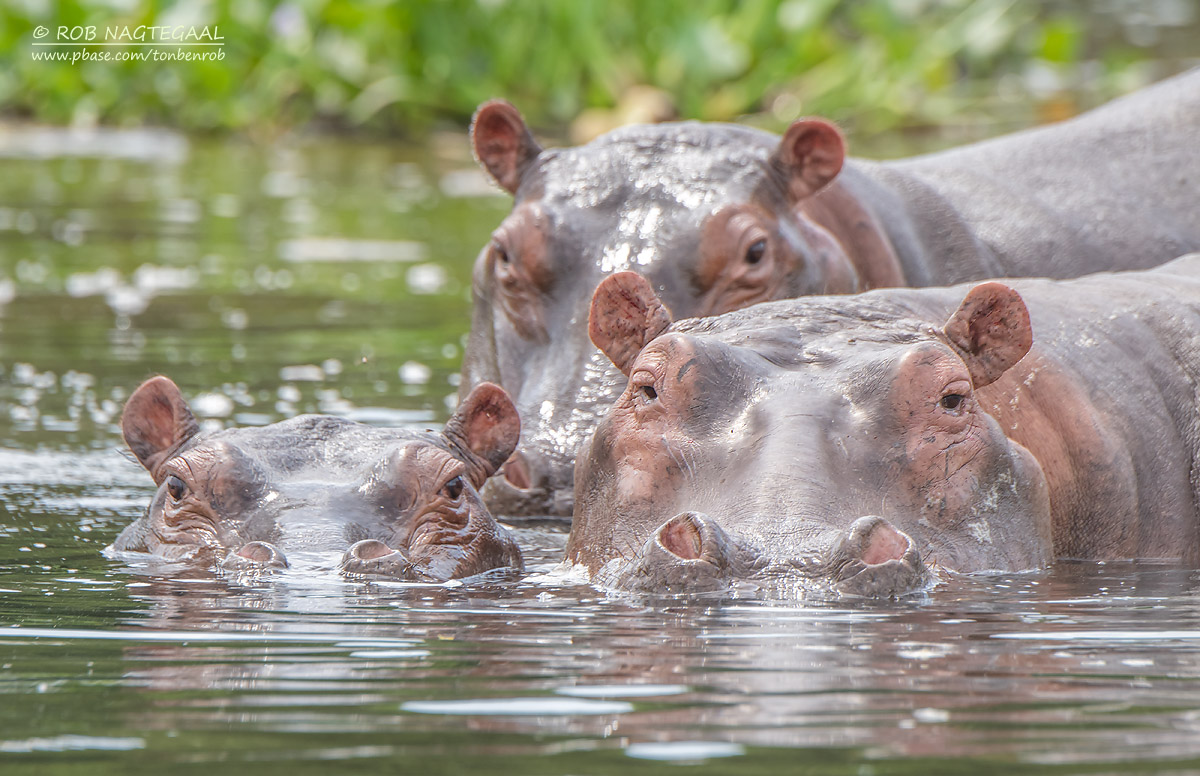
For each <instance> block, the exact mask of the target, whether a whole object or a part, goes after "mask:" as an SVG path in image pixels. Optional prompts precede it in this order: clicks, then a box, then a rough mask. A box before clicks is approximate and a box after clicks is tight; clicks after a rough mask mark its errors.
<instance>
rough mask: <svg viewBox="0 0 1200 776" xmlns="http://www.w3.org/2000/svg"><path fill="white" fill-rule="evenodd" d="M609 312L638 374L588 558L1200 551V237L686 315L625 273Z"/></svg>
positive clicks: (583, 511)
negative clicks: (1082, 266)
mask: <svg viewBox="0 0 1200 776" xmlns="http://www.w3.org/2000/svg"><path fill="white" fill-rule="evenodd" d="M589 325H590V330H591V333H592V337H593V339H594V341H595V344H596V345H597V346H598V347H599V348H600V349H601V350H602V351H603V352H604V353H606V354H607V355H608V356H609V357H610V358H611V359H612V361H613V364H614V365H615V367H616V368H617V369H619V370H620V371H621V372H622V373H623V374H625V375H626V376H627V382H626V385H625V389H624V391H623V393H622V394H621V395H620V397H618V399H617V400H616V402H615V404H614V405H613V407H612V408H611V410H610V411H609V413H608V414H607V415H606V416H605V417H604V418H603V420H601V421H600V423H599V424H598V426H597V428H596V431H595V434H594V437H593V439H592V441H591V443H590V445H589V446H588V447H586V448H585V449H584V450H583V451H581V454H580V457H579V463H578V465H577V467H576V471H575V480H576V506H575V515H574V521H573V523H572V526H571V534H570V537H569V539H568V542H567V547H566V554H567V559H568V560H570V561H571V562H573V563H577V564H582V565H584V566H586V567H587V569H589V570H590V571H591V572H592V573H593V574H594V575H595V577H594V578H595V579H596V580H597V581H598V582H599V583H600V584H605V585H613V586H616V587H628V588H633V589H654V590H670V591H689V590H702V589H707V588H713V587H716V588H720V587H721V586H723V585H728V584H731V583H733V582H744V581H756V580H757V581H759V582H761V583H763V584H766V583H767V582H768V581H770V580H778V579H790V580H801V581H803V582H805V583H806V584H811V585H813V586H814V587H818V588H821V589H832V590H834V591H837V592H841V593H850V594H857V595H869V596H891V595H903V594H905V593H908V592H912V591H914V590H920V589H922V588H923V586H925V585H926V584H927V583H928V581H929V580H930V579H931V576H930V574H931V571H932V572H937V573H940V572H941V571H954V572H985V571H1021V570H1029V569H1038V568H1041V567H1043V566H1045V565H1047V564H1048V563H1050V562H1051V561H1053V560H1054V559H1058V558H1079V559H1091V560H1106V559H1141V558H1163V559H1176V560H1182V561H1184V562H1186V563H1189V564H1193V565H1195V564H1197V563H1198V562H1200V475H1198V474H1197V472H1200V254H1192V255H1190V256H1186V257H1183V258H1180V259H1178V260H1176V261H1174V262H1171V263H1169V264H1166V265H1163V266H1162V267H1160V268H1158V269H1154V270H1145V271H1140V272H1124V273H1100V274H1096V275H1092V276H1088V277H1085V278H1082V279H1076V280H1057V281H1056V280H1049V279H1023V280H1012V281H1006V282H1000V281H988V282H984V283H981V284H976V285H971V284H965V285H957V286H951V287H947V288H929V289H880V290H876V291H870V292H867V293H864V294H861V295H855V296H844V297H837V296H819V297H818V296H814V297H807V298H802V299H795V300H785V301H777V302H768V303H764V304H761V305H756V306H754V307H750V308H746V309H743V310H738V311H734V312H729V313H726V314H724V315H720V316H716V317H711V318H691V319H683V320H677V321H674V322H672V316H671V314H670V312H669V311H668V310H667V309H666V308H665V307H664V305H663V303H662V301H661V300H660V299H659V297H658V296H657V295H656V294H655V293H654V290H653V289H652V288H651V286H650V283H649V281H648V280H646V278H644V277H643V276H640V275H638V274H636V273H618V274H616V275H613V276H611V277H609V278H607V279H606V280H605V281H604V282H603V283H601V284H600V287H599V288H598V289H597V290H596V295H595V300H594V302H593V305H592V308H591V314H590V324H589ZM935 576H936V574H935Z"/></svg>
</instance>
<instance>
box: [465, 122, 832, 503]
mask: <svg viewBox="0 0 1200 776" xmlns="http://www.w3.org/2000/svg"><path fill="white" fill-rule="evenodd" d="M472 139H473V142H474V147H475V151H476V154H477V156H478V158H479V160H480V161H481V163H482V164H483V165H484V166H485V168H486V169H487V170H488V171H489V172H490V173H491V174H492V175H493V177H494V178H495V179H496V180H497V181H498V182H499V183H500V184H501V185H502V186H503V187H504V188H506V189H507V190H508V191H510V192H511V193H513V195H514V197H515V201H514V206H513V211H512V213H511V215H509V216H508V218H506V219H505V220H504V222H503V223H502V224H500V226H499V227H498V228H497V229H496V230H495V232H494V233H493V235H492V240H491V242H490V244H489V245H488V246H486V247H485V248H484V250H483V251H482V253H481V254H480V256H479V259H478V261H477V263H476V266H475V275H474V294H475V315H474V320H473V322H472V329H471V335H470V341H469V344H468V348H467V351H468V352H467V355H466V358H465V363H464V377H465V380H464V382H463V385H464V388H463V390H464V391H465V390H468V389H469V388H470V387H471V386H473V385H475V384H477V383H478V382H480V381H484V380H491V381H494V382H498V383H499V384H501V385H503V386H504V387H505V388H506V389H507V390H508V391H509V392H510V393H511V394H512V395H513V397H514V399H515V402H516V405H517V408H518V410H519V412H520V415H521V419H522V426H523V429H524V430H523V433H522V441H521V444H520V446H519V448H518V451H517V453H516V455H515V456H514V457H513V458H512V460H510V461H509V462H508V464H507V465H506V466H505V468H504V470H503V473H504V476H503V477H497V478H495V479H494V480H492V481H491V482H490V483H489V484H488V488H487V489H486V490H485V496H486V497H487V499H488V502H489V504H491V506H492V507H493V508H494V509H497V510H499V511H501V512H504V513H507V514H533V513H541V514H558V515H566V514H570V512H571V499H572V468H573V463H574V459H575V455H576V452H577V450H578V447H579V445H580V444H581V443H582V442H583V441H584V440H585V439H586V438H587V436H588V435H589V434H590V433H591V431H592V429H593V427H594V424H595V421H596V420H597V418H598V417H599V415H601V414H602V413H603V412H604V411H605V410H606V409H607V408H608V407H609V406H610V404H611V403H612V400H613V399H614V398H615V397H616V395H617V394H618V393H619V392H620V385H621V377H620V375H619V373H617V372H616V371H614V370H612V368H611V365H610V364H609V363H608V360H607V359H605V358H604V357H603V356H602V355H601V354H599V353H598V352H597V351H596V349H595V348H594V347H593V345H592V343H591V342H589V340H588V335H587V315H588V306H589V304H590V302H591V298H592V294H593V292H594V291H595V289H596V286H597V285H598V284H599V283H600V282H601V281H602V280H603V279H604V278H605V277H607V276H609V275H611V274H613V273H615V272H618V271H634V272H637V273H639V274H641V275H643V276H645V277H646V278H648V279H649V280H650V282H651V284H652V285H653V287H654V288H656V289H657V290H658V292H659V293H660V294H661V295H662V298H663V300H664V301H665V302H666V303H667V304H668V305H669V306H670V308H671V309H672V310H673V311H675V313H677V314H679V315H681V316H706V315H715V314H718V313H722V312H726V311H729V310H734V309H739V308H741V307H745V306H747V305H750V304H754V303H756V302H762V301H766V300H770V299H780V298H790V297H794V296H798V295H801V294H812V293H844V292H850V291H854V290H856V280H855V275H854V272H853V269H852V268H851V266H850V264H849V262H848V260H847V258H846V256H845V254H844V253H843V252H842V251H841V248H840V246H839V244H838V243H837V242H836V241H835V240H834V239H833V238H832V237H831V236H830V235H829V234H828V233H827V232H826V231H824V230H823V229H821V228H820V227H819V226H816V225H815V224H814V223H813V222H811V221H810V220H808V219H806V218H804V217H803V216H801V215H800V214H799V213H798V210H797V206H798V203H799V202H800V201H801V200H803V199H805V198H807V197H809V196H811V195H812V194H813V193H814V192H816V191H817V190H819V189H821V188H822V187H823V186H824V185H825V184H826V183H828V182H829V181H830V180H831V179H833V177H834V176H836V175H837V173H838V171H839V170H840V169H841V165H842V160H843V158H844V153H845V150H844V146H843V143H842V140H841V136H840V135H839V133H838V131H837V129H836V128H834V127H833V126H832V125H831V124H828V123H827V122H824V121H820V120H809V121H802V122H797V123H796V124H795V125H794V126H793V127H792V129H791V130H790V131H789V132H788V134H787V135H786V136H785V137H784V138H783V140H782V141H780V139H779V138H777V137H774V136H772V135H769V134H767V133H764V132H759V131H756V130H751V129H746V128H743V127H735V126H730V125H716V124H696V123H688V124H665V125H658V126H638V127H630V128H627V129H624V130H618V131H616V132H613V133H610V134H608V135H606V136H604V137H602V138H600V139H598V140H596V141H594V142H593V143H590V144H588V145H585V146H580V147H577V148H567V149H557V150H549V151H543V150H542V149H541V148H540V147H539V146H538V145H537V144H536V142H535V141H534V140H533V138H532V136H531V135H530V134H529V130H528V129H527V128H526V127H525V124H524V123H523V121H522V120H521V117H520V114H518V113H517V112H516V110H515V109H514V108H513V107H512V106H510V105H508V104H506V103H499V102H494V103H488V104H487V105H484V106H483V107H482V108H481V109H480V110H479V112H478V113H477V114H476V119H475V122H474V125H473V129H472Z"/></svg>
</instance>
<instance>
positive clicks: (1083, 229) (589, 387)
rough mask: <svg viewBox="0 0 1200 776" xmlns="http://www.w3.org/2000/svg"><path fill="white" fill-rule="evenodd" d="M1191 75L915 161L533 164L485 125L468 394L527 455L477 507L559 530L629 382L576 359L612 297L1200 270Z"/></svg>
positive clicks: (826, 129)
mask: <svg viewBox="0 0 1200 776" xmlns="http://www.w3.org/2000/svg"><path fill="white" fill-rule="evenodd" d="M1197 132H1200V74H1198V73H1192V74H1187V75H1184V76H1181V77H1179V78H1175V79H1173V80H1170V81H1166V82H1164V83H1162V84H1159V85H1157V86H1154V87H1151V88H1149V89H1145V90H1143V91H1142V92H1139V93H1137V94H1134V95H1131V96H1129V97H1127V98H1124V99H1122V100H1118V101H1116V102H1113V103H1111V104H1110V105H1108V106H1105V107H1104V108H1101V109H1099V110H1096V111H1092V112H1091V113H1088V114H1085V115H1083V116H1081V117H1079V118H1077V119H1074V120H1071V121H1066V122H1062V123H1060V124H1056V125H1053V126H1049V127H1045V128H1039V129H1036V130H1031V131H1028V132H1022V133H1018V134H1015V135H1011V136H1009V137H1005V138H1000V139H998V140H993V141H989V142H985V143H979V144H976V145H972V146H967V147H964V148H961V149H956V150H952V151H948V152H945V153H941V154H934V155H931V156H925V157H918V158H914V159H909V160H903V161H897V162H886V163H872V162H866V161H862V160H846V159H845V148H844V144H843V143H842V139H841V136H840V135H839V134H838V132H837V130H836V129H835V128H834V127H833V126H832V125H830V124H828V123H827V122H824V121H822V120H820V119H805V120H801V121H798V122H796V123H795V124H793V125H792V127H791V128H789V130H788V131H787V132H786V133H785V134H784V136H783V137H782V138H780V137H777V136H774V135H770V134H767V133H764V132H760V131H757V130H752V129H748V128H744V127H736V126H730V125H722V124H698V123H682V124H663V125H657V126H635V127H628V128H625V129H621V130H617V131H615V132H612V133H609V134H607V135H605V136H603V137H601V138H599V139H597V140H596V141H594V142H592V143H590V144H588V145H585V146H580V147H576V148H564V149H550V150H543V149H542V148H541V147H540V146H539V145H538V144H537V143H536V142H535V141H534V139H533V137H532V135H531V134H530V133H529V130H528V129H527V128H526V126H525V124H524V122H523V121H522V119H521V116H520V114H519V113H517V111H516V110H515V109H514V108H513V107H512V106H510V105H508V104H506V103H502V102H492V103H487V104H485V105H483V106H481V108H480V110H479V111H478V113H477V114H476V119H475V122H474V124H473V127H472V142H473V145H474V149H475V153H476V156H477V157H478V159H479V160H480V163H481V164H482V165H483V166H484V168H485V169H486V170H487V171H488V172H489V173H490V174H491V175H492V177H493V178H494V179H495V180H496V181H497V182H498V183H499V184H500V185H501V186H502V187H503V188H505V189H506V190H507V191H508V192H510V193H512V194H513V197H514V201H513V211H512V213H511V215H509V216H508V218H506V219H505V220H504V222H503V223H502V224H500V226H499V227H498V228H497V229H496V231H495V232H494V233H493V237H492V241H491V243H490V244H489V245H488V246H486V247H485V248H484V250H483V251H482V252H481V253H480V255H479V258H478V261H477V262H476V266H475V273H474V281H473V287H474V301H475V309H474V318H473V320H472V325H471V334H470V339H469V342H468V345H467V352H466V354H465V358H464V364H463V381H462V388H461V390H462V392H463V395H464V396H465V394H466V392H467V391H469V390H470V389H471V387H473V386H474V385H476V384H478V383H479V382H482V381H491V382H495V383H497V384H500V385H502V386H504V387H505V388H506V389H507V390H508V391H509V392H510V394H512V396H513V397H514V401H515V403H516V405H517V408H518V410H519V412H520V414H521V419H522V427H523V432H522V439H521V442H520V445H519V447H518V451H517V453H516V454H515V455H514V456H513V458H512V459H511V460H510V461H509V463H508V464H507V465H506V466H505V467H504V470H503V474H504V476H502V477H496V478H493V479H492V480H491V481H490V482H489V483H488V485H487V487H486V488H485V490H484V495H485V498H486V499H487V501H488V503H489V505H490V506H491V507H492V508H493V509H494V510H496V511H497V512H499V513H503V514H508V515H521V514H553V515H564V516H565V515H568V514H570V513H571V505H572V492H573V491H572V476H573V475H572V471H573V465H574V460H575V458H576V455H577V452H578V449H579V446H580V444H581V443H582V442H583V441H584V440H585V439H586V438H587V437H588V435H589V434H590V433H591V431H592V429H593V428H594V426H595V423H596V421H597V419H598V418H599V417H600V416H601V415H602V414H603V413H604V412H605V411H606V410H607V408H608V407H609V406H611V404H612V402H613V400H614V399H615V398H616V396H617V395H618V394H619V393H620V390H621V386H622V385H623V382H622V380H621V376H620V374H619V373H618V372H617V371H615V370H613V369H612V368H611V366H610V365H609V363H608V361H607V359H605V358H604V357H603V356H601V355H600V354H598V353H597V352H596V350H595V349H594V348H593V347H592V344H591V343H590V342H589V340H588V336H587V331H586V321H587V314H588V305H589V303H590V300H591V297H592V293H593V291H594V290H595V289H596V287H597V286H598V285H599V283H600V282H601V281H602V280H603V279H604V278H605V277H607V276H609V275H611V274H613V273H615V272H619V271H634V272H637V273H639V274H641V275H643V276H645V277H646V278H647V279H648V280H649V281H650V284H651V286H652V287H653V288H654V289H655V291H656V292H657V294H658V295H659V297H660V298H661V299H662V301H663V302H664V303H665V304H666V306H667V307H668V308H670V310H671V311H672V312H673V313H674V314H675V316H676V317H678V318H685V317H698V316H709V315H717V314H720V313H724V312H728V311H731V310H735V309H739V308H743V307H746V306H748V305H751V304H754V303H758V302H763V301H769V300H777V299H785V298H795V297H798V296H802V295H810V294H843V293H855V292H860V291H864V290H867V289H871V288H879V287H890V286H935V285H949V284H953V283H959V282H963V281H967V280H974V279H984V278H990V277H1018V276H1049V277H1060V278H1065V277H1075V276H1079V275H1082V274H1086V273H1088V272H1094V271H1098V270H1109V269H1133V268H1143V267H1150V266H1155V265H1157V264H1160V263H1162V262H1165V261H1167V260H1169V259H1172V258H1174V257H1176V256H1179V255H1181V254H1183V253H1186V252H1187V251H1189V250H1196V249H1200V215H1198V211H1197V208H1196V207H1195V203H1196V200H1197V190H1196V186H1197V184H1196V181H1197V180H1200V155H1197V154H1195V153H1193V151H1192V148H1193V146H1194V139H1195V136H1196V133H1197Z"/></svg>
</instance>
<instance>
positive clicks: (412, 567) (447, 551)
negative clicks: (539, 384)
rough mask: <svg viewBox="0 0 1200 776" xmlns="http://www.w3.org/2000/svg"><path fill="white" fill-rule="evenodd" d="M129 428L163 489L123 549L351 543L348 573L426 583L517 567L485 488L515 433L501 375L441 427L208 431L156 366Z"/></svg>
mask: <svg viewBox="0 0 1200 776" xmlns="http://www.w3.org/2000/svg"><path fill="white" fill-rule="evenodd" d="M121 426H122V430H123V432H124V436H125V441H126V443H127V444H128V445H129V449H130V450H131V451H133V453H134V455H135V456H136V457H137V459H138V460H139V461H140V462H141V463H142V465H143V466H145V467H146V469H147V471H149V472H150V475H151V476H152V477H153V478H154V481H155V482H156V483H157V484H158V491H157V492H156V493H155V494H154V499H153V501H152V502H151V503H150V507H149V508H148V510H147V512H146V514H145V515H144V516H143V517H141V518H139V519H138V520H137V521H135V522H134V523H133V524H132V525H130V526H129V527H128V528H126V529H125V530H124V531H123V532H122V533H121V535H120V536H118V537H117V540H116V541H115V542H114V544H113V548H114V549H116V550H123V551H134V552H147V553H153V554H156V555H160V556H164V557H167V558H180V559H183V558H195V559H197V560H199V561H201V562H206V563H213V564H217V565H220V566H222V567H223V568H225V569H227V570H231V571H251V570H263V569H271V568H285V567H287V565H288V560H287V553H288V552H297V551H330V550H344V554H343V558H342V561H341V571H342V572H343V573H345V574H347V575H350V576H363V577H386V578H392V579H398V580H408V581H432V582H440V581H445V580H448V579H453V578H460V577H468V576H472V575H474V574H479V573H481V572H484V571H488V570H491V569H496V568H512V569H517V570H519V569H520V568H521V566H522V563H521V553H520V550H519V549H518V548H517V545H516V542H514V541H513V539H512V537H511V536H510V535H509V534H508V532H507V531H506V530H505V529H504V528H503V527H502V526H500V525H499V524H497V523H496V521H495V520H494V519H493V518H492V516H491V513H489V512H488V510H487V507H486V506H484V503H483V500H482V499H481V498H480V496H479V492H478V488H479V487H480V486H481V485H482V484H483V482H484V480H486V479H487V477H488V476H490V475H491V474H492V473H493V472H494V471H495V470H496V468H497V467H498V466H499V465H500V464H501V463H502V462H503V461H504V460H505V458H507V457H508V455H509V454H510V453H511V452H512V450H513V447H514V446H515V445H516V441H517V436H518V434H519V422H518V420H517V415H516V410H515V408H514V407H513V406H512V403H511V401H510V400H509V399H508V396H507V395H506V394H505V393H504V391H503V390H502V389H500V388H499V387H497V386H495V385H490V384H486V383H485V384H482V385H480V386H479V387H477V388H476V389H475V390H474V391H472V392H471V394H470V395H469V396H468V397H467V398H466V400H465V401H464V402H463V403H462V404H461V406H460V408H459V410H458V411H457V412H456V413H455V415H454V416H453V417H452V418H451V419H450V421H449V422H447V424H446V427H445V429H444V431H443V432H442V433H435V432H419V431H410V430H402V429H382V428H373V427H371V426H366V425H363V424H361V423H355V422H353V421H349V420H344V419H341V418H334V417H328V416H321V415H304V416H300V417H297V418H293V419H291V420H287V421H283V422H281V423H275V424H272V425H269V426H263V427H260V428H235V429H227V430H222V431H217V432H213V433H201V432H200V430H199V426H198V425H197V423H196V420H195V418H194V417H193V415H192V413H191V410H190V409H189V408H188V406H187V404H186V402H185V401H184V399H183V396H182V395H181V394H180V391H179V388H178V387H177V386H176V385H175V384H174V383H173V382H171V380H169V379H168V378H166V377H154V378H152V379H150V380H148V381H146V382H145V383H143V384H142V385H141V387H139V388H138V389H137V391H135V392H134V394H133V395H132V396H131V397H130V398H129V401H128V402H127V403H126V405H125V411H124V414H123V415H122V418H121Z"/></svg>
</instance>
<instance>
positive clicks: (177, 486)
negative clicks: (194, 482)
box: [167, 474, 187, 501]
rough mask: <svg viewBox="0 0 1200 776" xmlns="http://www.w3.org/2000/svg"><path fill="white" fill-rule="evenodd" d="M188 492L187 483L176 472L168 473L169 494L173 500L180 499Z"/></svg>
mask: <svg viewBox="0 0 1200 776" xmlns="http://www.w3.org/2000/svg"><path fill="white" fill-rule="evenodd" d="M186 493H187V483H185V482H184V481H183V480H181V479H179V478H178V477H176V476H175V475H174V474H169V475H167V495H168V496H170V497H171V500H172V501H178V500H179V499H181V498H183V496H184V494H186Z"/></svg>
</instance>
